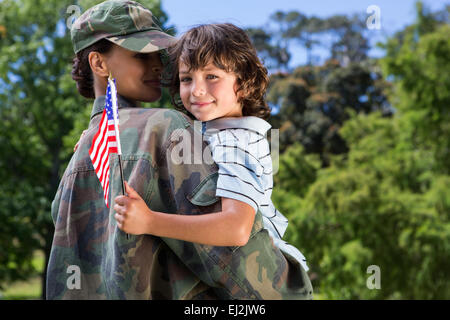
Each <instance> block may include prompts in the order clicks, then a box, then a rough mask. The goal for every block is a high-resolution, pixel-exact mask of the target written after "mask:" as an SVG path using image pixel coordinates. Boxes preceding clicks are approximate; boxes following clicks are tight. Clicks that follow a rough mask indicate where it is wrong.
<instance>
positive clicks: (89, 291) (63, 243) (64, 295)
mask: <svg viewBox="0 0 450 320" xmlns="http://www.w3.org/2000/svg"><path fill="white" fill-rule="evenodd" d="M104 101H105V98H104V97H100V98H97V99H96V100H95V102H94V108H93V112H92V117H91V121H90V124H89V128H88V130H87V132H86V134H85V135H84V137H83V138H82V139H81V140H80V145H79V147H78V149H77V151H76V152H75V153H74V155H73V156H72V159H71V161H70V163H69V165H68V167H67V169H66V171H65V172H64V175H63V177H62V179H61V182H60V185H59V188H58V191H57V193H56V196H55V199H54V201H53V203H52V218H53V221H54V224H55V233H54V238H53V244H52V249H51V254H50V259H49V263H48V269H47V298H48V299H311V298H312V287H311V283H310V280H309V278H308V276H307V274H306V272H305V271H304V270H303V269H302V268H301V266H300V265H299V264H298V263H296V262H295V261H294V260H291V259H290V258H289V257H285V256H283V254H282V253H281V252H280V251H279V249H278V248H277V247H275V246H274V244H273V242H272V240H271V238H270V237H269V235H268V233H267V231H266V230H264V229H263V223H262V218H261V213H260V212H257V214H256V218H255V222H254V225H253V230H252V233H251V237H250V240H249V241H248V243H247V244H246V245H245V246H242V247H218V246H217V247H215V246H207V245H201V244H197V243H190V242H185V241H180V240H175V239H168V238H159V237H155V236H151V235H140V236H134V235H130V236H129V237H128V238H127V236H126V234H125V233H123V232H122V231H121V230H120V229H118V228H117V226H116V223H115V219H114V210H113V202H114V198H115V197H116V196H117V195H119V194H121V180H120V173H119V165H118V158H117V155H115V154H113V155H112V156H111V159H110V161H111V168H110V170H111V171H110V200H109V204H110V205H109V207H110V208H109V209H108V208H107V207H106V206H105V202H104V199H103V191H102V188H101V186H100V182H99V180H98V178H97V176H96V174H95V171H94V168H93V166H92V163H91V160H90V157H89V153H88V150H89V148H90V146H91V142H92V139H93V136H94V135H95V133H96V132H97V130H98V124H99V122H100V118H101V112H102V110H103V106H104ZM119 108H120V109H119V119H120V138H121V144H122V163H123V172H124V178H125V180H126V181H128V182H129V183H130V185H131V186H132V187H133V188H134V189H135V190H136V191H137V192H138V193H139V194H140V195H141V196H142V198H143V199H144V200H145V201H146V203H147V205H148V206H149V207H150V208H151V209H153V210H157V211H160V212H167V213H175V214H176V213H178V214H207V213H211V212H217V211H220V209H221V202H220V199H218V198H216V197H215V188H216V181H217V166H216V165H215V164H214V163H212V164H209V165H208V164H205V163H201V161H194V160H195V159H194V156H193V157H192V159H193V161H192V162H191V163H188V162H189V161H182V162H181V163H179V162H177V161H173V155H174V154H175V153H176V152H179V151H180V150H179V149H177V148H179V144H180V143H181V142H182V140H183V139H185V140H190V141H184V143H185V144H186V143H187V145H188V146H189V147H192V148H190V150H191V151H192V150H196V149H195V148H194V144H195V143H196V142H195V141H199V140H196V139H198V138H200V141H202V140H201V139H202V138H201V133H198V132H196V131H194V126H193V121H192V120H191V119H189V118H188V117H187V116H185V115H184V114H182V113H179V112H177V111H174V110H168V109H142V108H135V107H133V106H132V105H130V104H129V103H128V102H127V101H125V100H124V99H122V98H120V97H119ZM183 132H184V133H183ZM186 132H188V133H189V135H186V134H185V133H186ZM199 134H200V136H198V135H199ZM186 136H190V137H192V139H186V138H185V137H186ZM181 137H183V138H181ZM205 146H206V144H205V143H204V142H201V148H197V149H200V151H199V152H203V149H204V148H205ZM183 150H184V149H183ZM186 150H189V149H186ZM195 152H197V151H195ZM192 153H194V151H192ZM202 154H203V153H202ZM197 156H198V155H197ZM184 159H186V158H184ZM76 277H78V279H77V278H76Z"/></svg>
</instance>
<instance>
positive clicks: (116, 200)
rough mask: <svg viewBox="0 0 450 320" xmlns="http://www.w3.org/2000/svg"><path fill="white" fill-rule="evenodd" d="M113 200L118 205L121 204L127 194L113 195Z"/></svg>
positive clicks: (125, 199) (125, 200)
mask: <svg viewBox="0 0 450 320" xmlns="http://www.w3.org/2000/svg"><path fill="white" fill-rule="evenodd" d="M114 202H115V203H116V204H118V205H121V206H123V205H125V203H126V202H127V196H117V197H115V199H114Z"/></svg>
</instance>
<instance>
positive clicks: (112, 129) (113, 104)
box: [89, 79, 121, 208]
mask: <svg viewBox="0 0 450 320" xmlns="http://www.w3.org/2000/svg"><path fill="white" fill-rule="evenodd" d="M118 116H119V113H118V111H117V91H116V84H115V79H114V80H110V79H108V87H107V89H106V103H105V109H104V110H103V114H102V119H101V120H100V125H99V128H98V131H97V133H96V134H95V136H94V140H93V141H92V146H91V148H90V149H89V155H90V157H91V160H92V164H93V165H94V169H95V172H96V173H97V177H98V179H99V180H100V183H101V185H102V188H103V197H104V198H105V203H106V206H107V207H108V208H109V206H108V196H109V155H110V154H111V153H118V154H121V152H120V151H121V150H120V136H119V118H118Z"/></svg>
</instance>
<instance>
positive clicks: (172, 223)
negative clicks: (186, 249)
mask: <svg viewBox="0 0 450 320" xmlns="http://www.w3.org/2000/svg"><path fill="white" fill-rule="evenodd" d="M126 188H127V194H128V197H126V196H118V197H116V200H115V202H116V204H115V206H114V210H115V211H116V212H117V213H116V215H115V218H116V220H117V223H118V226H119V228H120V229H122V230H123V231H124V232H127V233H131V234H152V235H155V236H158V237H166V238H173V239H178V240H184V241H189V242H195V243H201V244H205V245H211V246H243V245H245V244H246V243H247V241H248V239H249V237H250V232H251V230H252V227H253V222H254V219H255V210H254V209H253V208H252V207H251V206H250V205H248V204H247V203H244V202H241V201H238V200H234V199H229V198H222V211H220V212H215V213H208V214H202V215H180V214H167V213H162V212H156V211H152V210H151V209H149V208H148V206H147V205H146V204H145V202H144V200H143V199H142V198H141V197H140V196H139V194H138V193H137V192H136V191H134V190H133V189H132V188H131V187H130V186H129V185H128V184H126Z"/></svg>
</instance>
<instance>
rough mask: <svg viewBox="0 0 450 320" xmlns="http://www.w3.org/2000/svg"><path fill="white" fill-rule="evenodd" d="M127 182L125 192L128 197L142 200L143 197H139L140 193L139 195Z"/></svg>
mask: <svg viewBox="0 0 450 320" xmlns="http://www.w3.org/2000/svg"><path fill="white" fill-rule="evenodd" d="M124 182H125V191H126V193H127V194H128V196H129V197H130V198H135V199H140V198H141V196H140V195H139V193H137V192H136V191H135V190H134V189H133V188H132V187H131V186H130V185H129V184H128V182H126V181H124Z"/></svg>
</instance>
